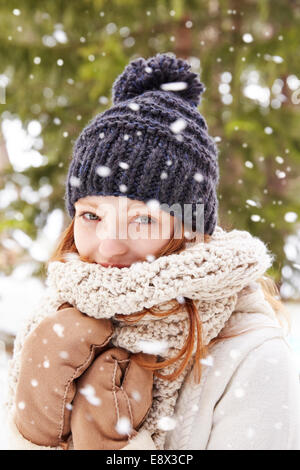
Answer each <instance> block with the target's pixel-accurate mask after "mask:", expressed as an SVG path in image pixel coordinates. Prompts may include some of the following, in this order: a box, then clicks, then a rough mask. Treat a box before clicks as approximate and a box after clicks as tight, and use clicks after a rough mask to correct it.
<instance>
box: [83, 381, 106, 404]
mask: <svg viewBox="0 0 300 470" xmlns="http://www.w3.org/2000/svg"><path fill="white" fill-rule="evenodd" d="M79 392H80V393H81V395H84V396H85V398H86V399H87V401H88V402H89V403H90V404H91V405H94V406H99V405H101V399H100V398H99V397H97V396H96V395H95V393H96V392H95V389H94V387H93V386H92V385H86V386H85V387H83V388H80V389H79Z"/></svg>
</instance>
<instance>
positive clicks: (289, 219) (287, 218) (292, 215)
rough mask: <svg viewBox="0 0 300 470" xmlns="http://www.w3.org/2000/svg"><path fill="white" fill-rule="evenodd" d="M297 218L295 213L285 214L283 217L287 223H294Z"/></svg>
mask: <svg viewBox="0 0 300 470" xmlns="http://www.w3.org/2000/svg"><path fill="white" fill-rule="evenodd" d="M297 218H298V214H296V212H287V213H286V214H285V215H284V220H285V221H286V222H289V223H293V222H296V220H297Z"/></svg>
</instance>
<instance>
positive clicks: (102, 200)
mask: <svg viewBox="0 0 300 470" xmlns="http://www.w3.org/2000/svg"><path fill="white" fill-rule="evenodd" d="M120 203H123V204H124V203H126V204H127V207H128V209H132V208H143V207H146V208H147V204H145V203H144V202H143V201H138V200H136V199H129V198H128V197H125V196H120V197H118V196H87V197H84V198H81V199H78V201H76V202H75V206H85V205H88V206H91V207H94V208H97V207H99V206H101V205H102V204H112V205H115V206H116V207H117V205H118V204H120Z"/></svg>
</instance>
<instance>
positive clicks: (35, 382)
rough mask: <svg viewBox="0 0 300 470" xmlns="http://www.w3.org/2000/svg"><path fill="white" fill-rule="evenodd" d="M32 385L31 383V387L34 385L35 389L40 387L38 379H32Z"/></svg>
mask: <svg viewBox="0 0 300 470" xmlns="http://www.w3.org/2000/svg"><path fill="white" fill-rule="evenodd" d="M30 383H31V385H32V386H33V387H37V386H38V381H37V380H36V379H32V380H31V382H30Z"/></svg>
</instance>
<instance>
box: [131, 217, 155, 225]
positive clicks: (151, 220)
mask: <svg viewBox="0 0 300 470" xmlns="http://www.w3.org/2000/svg"><path fill="white" fill-rule="evenodd" d="M140 217H145V219H148V222H147V224H148V225H149V221H150V223H152V222H154V220H153V219H152V218H151V217H149V215H139V216H138V217H136V219H138V218H140ZM136 219H135V220H136Z"/></svg>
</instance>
